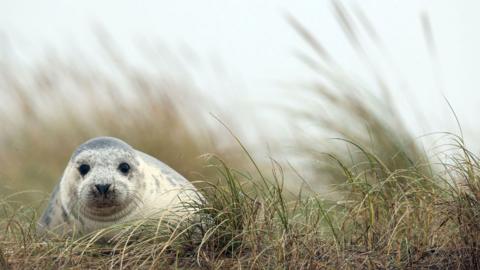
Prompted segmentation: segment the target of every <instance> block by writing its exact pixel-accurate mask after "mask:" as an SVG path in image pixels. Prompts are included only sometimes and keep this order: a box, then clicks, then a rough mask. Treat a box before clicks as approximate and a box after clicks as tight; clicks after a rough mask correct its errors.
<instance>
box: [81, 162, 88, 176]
mask: <svg viewBox="0 0 480 270" xmlns="http://www.w3.org/2000/svg"><path fill="white" fill-rule="evenodd" d="M78 171H79V172H80V174H81V175H82V176H85V175H86V174H87V173H88V172H89V171H90V166H89V165H88V164H82V165H80V167H78Z"/></svg>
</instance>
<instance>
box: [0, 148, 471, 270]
mask: <svg viewBox="0 0 480 270" xmlns="http://www.w3.org/2000/svg"><path fill="white" fill-rule="evenodd" d="M458 150H459V151H458V152H457V153H456V154H452V157H451V158H452V159H451V160H450V161H451V163H449V164H447V163H445V164H444V165H445V168H446V170H445V171H442V172H439V173H435V174H434V175H425V174H423V170H422V169H417V168H416V167H412V168H410V169H398V170H393V171H392V170H387V169H386V168H385V166H384V165H383V164H382V162H381V161H380V160H375V159H374V158H373V157H369V158H371V159H372V162H371V163H370V166H369V167H367V168H365V169H363V170H361V171H359V170H358V169H355V170H354V168H352V167H348V166H346V165H344V164H339V168H340V169H342V170H343V171H344V173H345V176H346V177H347V181H346V183H345V184H342V185H341V187H339V188H341V189H342V190H348V192H346V194H345V193H344V194H345V195H344V197H343V198H342V200H341V201H327V200H324V199H322V197H321V196H320V195H319V194H316V193H315V192H313V191H304V192H303V193H299V194H297V196H296V197H293V196H290V195H289V196H286V195H285V193H286V192H285V191H284V190H283V186H282V182H283V181H284V179H282V178H283V177H284V176H283V174H282V173H281V170H282V169H281V167H279V165H275V164H274V165H273V166H274V167H272V170H271V172H270V173H268V174H267V173H266V172H264V171H255V170H253V171H252V172H251V174H246V173H243V172H240V171H237V170H235V169H233V168H231V167H229V166H228V165H227V164H226V163H224V162H223V161H222V160H221V159H218V158H216V157H212V159H211V160H210V162H211V164H212V166H214V167H215V168H216V170H217V173H216V176H217V179H218V182H211V183H212V184H206V185H205V187H204V188H203V189H202V191H201V192H202V193H203V194H204V195H205V198H206V202H205V204H204V205H198V206H197V208H198V210H197V213H196V214H195V215H194V216H192V217H191V218H188V217H187V218H185V219H184V220H182V221H180V222H177V223H170V224H168V223H166V222H165V221H164V220H140V221H136V222H132V223H131V224H119V225H116V227H112V228H106V229H104V230H100V231H97V232H93V233H91V234H89V235H84V236H73V237H72V236H69V237H65V236H64V237H61V236H59V237H53V238H50V239H48V240H47V239H42V238H39V237H38V236H36V234H35V227H36V225H35V221H36V219H37V211H36V210H37V209H33V208H30V207H21V206H18V205H15V204H12V203H9V202H6V201H5V202H2V204H1V209H2V212H1V220H0V230H1V232H2V233H1V234H0V250H1V257H0V265H2V266H3V267H8V268H12V269H28V268H57V267H67V268H75V269H85V268H102V269H104V268H105V267H107V268H114V269H117V268H126V269H131V268H138V267H140V268H142V269H143V268H145V269H148V268H154V269H158V268H160V269H162V268H187V269H192V268H198V269H218V268H232V267H233V268H249V269H265V268H268V269H278V268H287V269H301V268H303V269H322V268H327V269H359V268H373V269H404V268H432V269H438V268H442V269H447V268H451V269H477V268H478V267H479V261H478V258H479V256H480V250H479V249H478V243H479V242H480V239H479V235H480V234H479V233H480V226H479V224H480V222H479V221H480V220H479V219H480V215H479V213H480V208H479V207H480V205H479V199H480V198H479V194H480V185H479V183H478V173H479V172H480V171H479V169H480V168H479V166H478V164H479V163H478V162H479V160H478V159H477V157H475V156H473V155H472V154H471V153H469V152H468V151H467V150H466V149H464V148H463V147H462V145H459V146H458ZM362 151H363V153H364V154H365V155H370V154H372V153H369V152H368V151H366V150H365V149H363V150H362ZM253 167H255V166H253ZM106 235H108V236H109V237H107V238H105V237H104V236H106ZM112 235H113V237H112ZM110 238H111V240H108V239H110ZM105 239H107V240H105Z"/></svg>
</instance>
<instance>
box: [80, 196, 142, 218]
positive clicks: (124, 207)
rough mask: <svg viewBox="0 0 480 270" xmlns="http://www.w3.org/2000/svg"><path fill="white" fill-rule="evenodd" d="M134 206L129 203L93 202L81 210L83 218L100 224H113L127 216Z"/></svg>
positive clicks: (112, 201) (114, 201)
mask: <svg viewBox="0 0 480 270" xmlns="http://www.w3.org/2000/svg"><path fill="white" fill-rule="evenodd" d="M134 208H135V204H134V203H132V202H131V201H128V202H119V201H116V200H93V201H91V202H89V203H88V204H87V205H86V207H84V208H83V209H82V210H81V213H82V215H83V216H84V217H86V218H88V219H91V220H95V221H102V222H114V221H117V220H119V219H122V218H123V217H125V216H127V215H129V214H130V213H131V212H132V211H133V209H134Z"/></svg>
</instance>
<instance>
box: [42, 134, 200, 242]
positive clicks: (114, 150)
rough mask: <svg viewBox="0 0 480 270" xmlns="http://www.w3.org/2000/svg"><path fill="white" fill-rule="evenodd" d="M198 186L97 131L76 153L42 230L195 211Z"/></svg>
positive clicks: (104, 224)
mask: <svg viewBox="0 0 480 270" xmlns="http://www.w3.org/2000/svg"><path fill="white" fill-rule="evenodd" d="M202 200H203V197H202V196H201V195H200V194H199V193H198V190H197V189H196V188H195V187H194V186H193V185H192V184H191V183H190V182H189V181H188V180H187V179H185V178H184V177H183V176H181V175H180V174H179V173H177V172H176V171H175V170H173V169H172V168H170V167H169V166H167V165H166V164H164V163H162V162H161V161H159V160H157V159H156V158H154V157H152V156H149V155H147V154H145V153H143V152H141V151H138V150H135V149H134V148H132V147H131V146H130V145H128V144H127V143H125V142H124V141H122V140H120V139H117V138H113V137H97V138H93V139H91V140H89V141H87V142H85V143H83V144H81V145H80V146H79V147H78V148H77V149H76V150H75V151H74V153H73V154H72V156H71V158H70V161H69V162H68V165H67V167H66V168H65V170H64V172H63V175H62V178H61V179H60V182H59V183H58V184H57V186H56V187H55V188H54V190H53V192H52V195H51V197H50V201H49V203H48V206H47V208H46V210H45V211H44V213H43V215H42V216H41V217H40V220H39V222H38V225H39V231H41V232H44V231H54V232H57V233H58V232H70V231H72V230H73V229H74V228H75V229H76V231H79V232H80V233H89V232H91V231H93V230H96V229H100V228H105V227H108V226H110V225H113V224H120V223H123V222H127V221H132V220H135V219H139V218H149V217H157V216H159V215H161V214H165V213H169V214H174V215H175V216H177V217H178V216H182V215H185V214H188V213H192V212H193V208H192V207H189V206H186V205H188V204H189V205H190V206H191V205H192V203H193V204H198V203H201V202H202Z"/></svg>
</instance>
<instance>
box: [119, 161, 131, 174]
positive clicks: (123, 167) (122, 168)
mask: <svg viewBox="0 0 480 270" xmlns="http://www.w3.org/2000/svg"><path fill="white" fill-rule="evenodd" d="M118 170H119V171H121V172H122V173H123V174H127V173H128V172H129V171H130V165H128V163H125V162H122V163H120V165H118Z"/></svg>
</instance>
